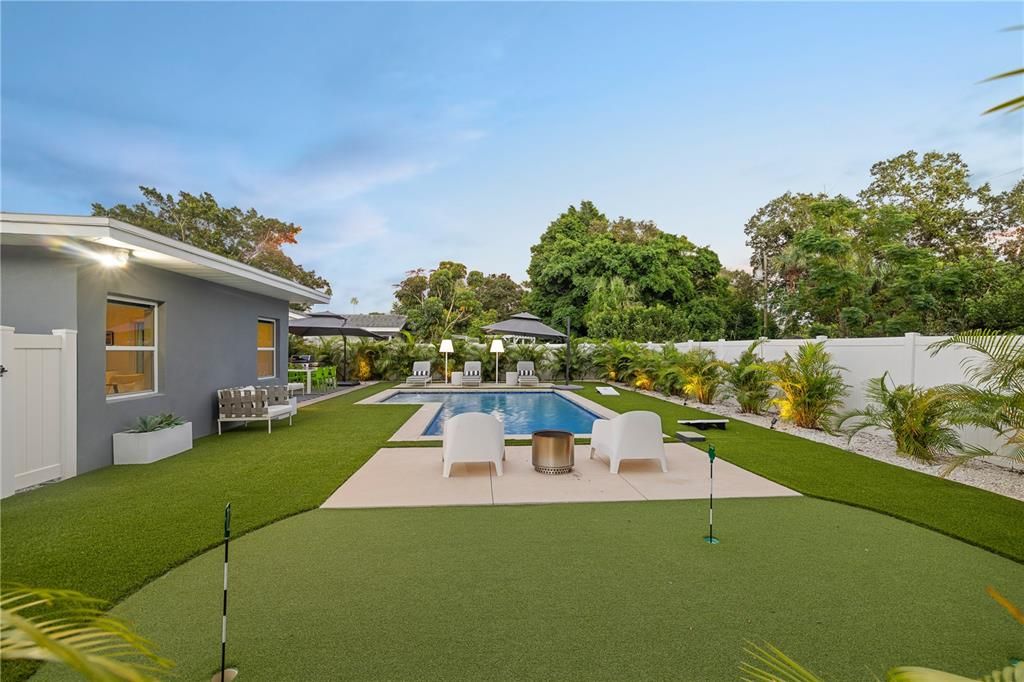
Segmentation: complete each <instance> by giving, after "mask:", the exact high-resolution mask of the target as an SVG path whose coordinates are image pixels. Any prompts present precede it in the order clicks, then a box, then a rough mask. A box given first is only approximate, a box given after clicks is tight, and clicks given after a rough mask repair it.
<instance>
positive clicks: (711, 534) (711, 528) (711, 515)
mask: <svg viewBox="0 0 1024 682" xmlns="http://www.w3.org/2000/svg"><path fill="white" fill-rule="evenodd" d="M708 459H709V460H710V461H711V486H710V488H709V491H708V534H707V537H705V538H704V542H706V543H708V544H709V545H717V544H718V538H716V537H715V446H714V445H708Z"/></svg>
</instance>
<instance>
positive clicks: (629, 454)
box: [590, 411, 668, 474]
mask: <svg viewBox="0 0 1024 682" xmlns="http://www.w3.org/2000/svg"><path fill="white" fill-rule="evenodd" d="M595 454H599V455H605V456H607V457H608V464H609V466H610V467H611V472H612V473H613V474H617V473H619V463H620V462H621V461H622V460H624V459H656V460H658V461H659V462H661V470H662V471H668V459H667V458H666V457H665V442H664V439H663V434H662V432H661V417H659V416H658V415H657V414H655V413H654V412H647V411H636V412H626V413H625V414H620V415H619V416H618V417H614V418H612V419H598V420H596V421H595V422H594V427H593V431H591V438H590V458H591V459H593V458H594V455H595Z"/></svg>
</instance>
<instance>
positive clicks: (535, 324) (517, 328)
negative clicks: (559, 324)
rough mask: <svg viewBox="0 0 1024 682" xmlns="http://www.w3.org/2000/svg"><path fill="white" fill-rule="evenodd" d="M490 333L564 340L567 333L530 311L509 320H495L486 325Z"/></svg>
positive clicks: (486, 329) (485, 329)
mask: <svg viewBox="0 0 1024 682" xmlns="http://www.w3.org/2000/svg"><path fill="white" fill-rule="evenodd" d="M484 331H485V332H487V333H488V334H510V335H515V336H532V337H533V338H535V339H554V340H556V341H564V340H565V338H566V337H565V334H563V333H562V332H560V331H558V330H557V329H552V328H551V327H549V326H547V325H546V324H544V323H543V322H541V321H540V318H539V317H537V316H536V315H531V314H530V313H516V314H515V315H513V316H512V317H510V318H509V319H507V320H503V321H501V322H495V323H494V324H491V325H488V326H486V327H484Z"/></svg>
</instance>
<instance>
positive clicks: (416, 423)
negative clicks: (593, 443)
mask: <svg viewBox="0 0 1024 682" xmlns="http://www.w3.org/2000/svg"><path fill="white" fill-rule="evenodd" d="M495 391H499V392H502V393H506V392H508V393H511V392H516V393H555V394H557V395H560V396H562V397H563V398H565V399H566V400H568V401H569V402H572V403H575V404H576V405H579V406H580V407H582V408H583V409H585V410H587V411H588V412H591V413H593V414H596V415H597V416H598V417H601V418H603V419H611V418H612V417H615V416H618V412H615V411H614V410H610V409H608V408H607V407H605V406H604V405H600V404H598V403H595V402H594V401H593V400H589V399H587V398H584V397H583V396H581V395H579V394H577V393H575V392H573V391H558V390H554V389H552V388H551V387H550V386H548V387H544V386H539V387H530V388H518V387H515V386H508V385H506V384H482V385H481V386H480V388H461V387H459V386H451V385H445V384H438V385H433V384H431V385H430V386H428V387H427V388H422V387H415V389H413V390H410V387H406V386H400V387H397V388H391V389H388V390H386V391H381V392H380V393H376V394H374V395H372V396H369V397H368V398H365V399H364V400H360V401H359V402H358V403H356V404H357V405H380V404H388V403H386V401H387V400H388V398H390V397H391V396H393V395H395V394H396V393H409V392H415V393H431V392H433V393H481V392H483V393H486V392H495ZM406 404H408V403H406ZM441 408H442V404H441V403H423V406H422V407H420V409H418V410H416V413H415V414H414V415H413V416H412V417H410V418H409V419H408V420H406V422H405V423H404V424H402V426H401V427H400V428H399V429H398V431H396V432H395V433H394V435H392V436H391V438H389V439H388V440H389V441H435V442H436V441H439V440H441V436H440V434H439V435H435V436H428V435H425V434H424V433H423V432H424V431H426V430H427V427H428V426H430V422H432V421H433V420H434V417H435V416H437V413H438V412H440V411H441ZM575 435H576V436H580V437H584V438H589V437H590V434H589V433H577V434H575ZM532 437H533V434H530V433H506V434H505V438H506V439H522V440H529V439H530V438H532Z"/></svg>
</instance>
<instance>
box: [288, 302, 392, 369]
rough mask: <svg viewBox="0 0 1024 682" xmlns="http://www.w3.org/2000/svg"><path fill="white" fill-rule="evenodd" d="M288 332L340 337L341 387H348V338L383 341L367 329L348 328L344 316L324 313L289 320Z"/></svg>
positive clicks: (328, 312)
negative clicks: (341, 359) (342, 346)
mask: <svg viewBox="0 0 1024 682" xmlns="http://www.w3.org/2000/svg"><path fill="white" fill-rule="evenodd" d="M288 332H289V333H290V334H295V335H296V336H340V337H342V339H343V343H344V351H343V353H344V355H343V363H342V364H343V368H342V380H341V382H340V383H341V384H342V385H348V384H350V383H358V382H349V380H348V337H350V336H363V337H367V338H371V339H383V338H384V337H383V336H380V335H379V334H374V333H373V332H371V331H370V330H369V329H363V328H362V327H349V326H348V319H347V318H346V317H345V316H344V315H339V314H338V313H332V312H330V311H324V312H322V313H310V314H309V315H307V316H306V317H302V318H299V319H297V320H291V321H290V322H289V323H288Z"/></svg>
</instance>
